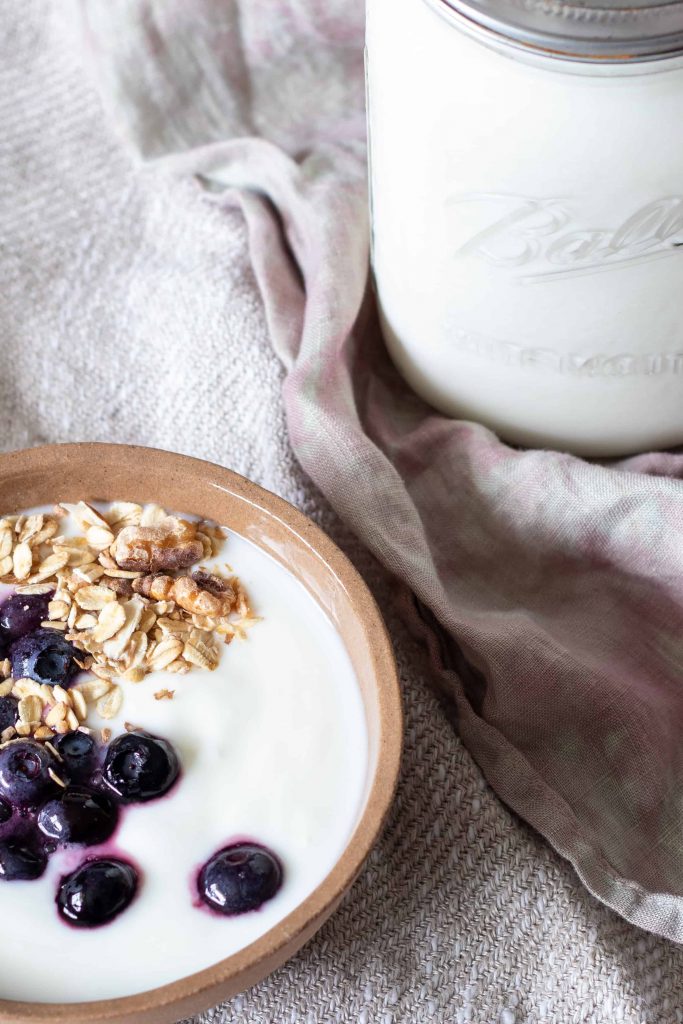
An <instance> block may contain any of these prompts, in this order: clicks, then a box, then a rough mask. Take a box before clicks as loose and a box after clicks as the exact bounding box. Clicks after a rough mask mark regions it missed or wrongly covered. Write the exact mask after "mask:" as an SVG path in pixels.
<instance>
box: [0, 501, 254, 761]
mask: <svg viewBox="0 0 683 1024" xmlns="http://www.w3.org/2000/svg"><path fill="white" fill-rule="evenodd" d="M67 526H68V529H66V528H65V529H62V527H67ZM223 540H224V534H223V531H222V530H221V528H220V527H217V526H214V525H213V524H210V523H208V522H205V521H202V522H191V521H188V520H185V519H181V518H179V517H177V516H174V515H169V514H168V513H167V512H166V511H165V510H164V509H162V508H161V507H159V506H158V505H147V506H145V507H143V506H141V505H137V504H134V503H132V502H116V503H114V504H112V505H110V506H108V507H107V508H106V509H105V510H104V511H102V512H100V511H98V510H97V509H95V508H94V507H93V506H92V505H89V504H88V503H87V502H85V501H80V502H78V503H77V504H67V503H64V504H61V505H58V506H55V508H54V510H53V512H52V513H50V514H44V513H36V514H31V515H18V516H5V517H4V518H2V519H0V583H3V584H8V585H11V586H13V587H14V594H15V595H17V596H23V597H25V598H26V600H27V602H32V603H33V604H34V605H36V604H39V603H40V602H41V601H43V602H44V607H43V611H44V613H45V617H44V618H43V619H42V620H40V621H39V622H38V626H39V629H38V631H37V633H36V634H34V637H36V636H37V637H38V639H39V640H40V637H41V636H43V637H46V638H47V639H46V641H45V643H44V647H45V651H47V652H48V653H50V655H51V657H52V659H53V661H54V659H59V657H60V645H59V643H57V639H58V637H59V638H60V639H63V642H64V643H63V647H64V648H65V649H68V645H71V650H72V651H73V649H74V648H75V650H76V653H77V654H79V655H80V657H76V658H74V659H73V660H74V661H75V668H74V671H78V670H79V669H82V670H87V671H88V672H89V673H92V675H90V676H89V677H88V678H85V679H84V680H83V681H77V682H75V683H74V684H73V685H54V684H52V685H48V684H47V683H40V682H38V681H37V680H36V678H35V677H36V675H39V673H36V672H32V673H31V677H30V678H22V677H18V676H17V671H16V666H17V665H19V666H21V665H22V664H23V663H22V661H21V656H20V655H21V651H20V648H18V646H17V645H15V646H14V647H13V648H12V650H13V651H14V652H15V653H14V654H13V655H12V659H10V658H8V657H6V658H4V659H3V658H2V655H0V697H3V696H8V695H12V696H13V697H15V698H17V699H18V700H19V706H18V710H19V719H18V721H17V723H16V724H15V725H12V726H9V727H8V728H6V729H4V730H3V731H2V732H1V733H0V740H2V742H7V741H8V740H10V739H12V738H13V737H14V736H17V735H18V736H33V737H34V738H35V739H37V740H43V741H48V742H49V741H51V740H53V739H54V738H55V737H56V736H59V735H60V734H65V733H68V732H71V731H75V730H77V729H81V730H82V731H83V730H84V729H85V728H86V727H84V725H83V723H84V722H85V720H86V718H87V716H88V705H94V707H95V710H96V711H97V714H98V715H99V716H100V717H101V718H103V719H111V718H114V717H115V716H116V715H117V714H118V713H119V711H120V710H121V707H122V703H123V696H124V690H123V686H122V684H125V683H139V682H141V681H142V680H143V679H144V677H145V676H146V675H147V674H148V673H150V672H154V671H156V670H160V669H164V670H166V671H167V672H172V673H177V674H180V675H183V674H185V673H187V672H190V671H191V670H192V669H193V668H195V667H198V668H202V669H209V670H213V669H215V668H216V667H217V665H218V662H219V652H220V645H221V643H230V641H231V640H232V639H233V638H234V637H235V636H243V635H244V633H245V631H246V629H247V628H248V627H249V626H250V625H251V624H252V623H253V622H254V621H256V620H255V617H254V616H253V614H252V612H251V609H250V606H249V601H248V599H247V596H246V594H245V592H244V589H243V587H242V585H241V584H240V581H239V580H238V579H236V578H235V577H234V576H227V575H226V576H224V575H221V574H219V573H217V572H216V571H215V570H214V569H212V570H211V571H208V570H206V569H204V568H202V567H201V564H200V563H201V562H202V561H204V560H206V559H209V558H212V557H214V556H215V555H217V554H218V552H219V551H220V547H221V544H222V541H223ZM27 608H28V604H27ZM47 631H53V632H47ZM46 645H47V646H46ZM34 647H35V640H34ZM17 649H19V652H20V653H19V655H16V651H17ZM45 651H44V652H43V656H44V657H45V656H46V655H45ZM29 655H30V652H27V654H26V657H27V658H28V657H29ZM32 656H33V657H34V658H35V654H34V655H32ZM27 664H28V662H27ZM173 694H174V691H173V690H169V689H163V690H159V691H157V693H155V694H154V696H155V697H156V699H158V700H169V699H172V698H173ZM105 732H106V730H105Z"/></svg>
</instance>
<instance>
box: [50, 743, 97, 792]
mask: <svg viewBox="0 0 683 1024" xmlns="http://www.w3.org/2000/svg"><path fill="white" fill-rule="evenodd" d="M57 750H58V751H59V755H60V757H62V758H63V760H64V768H65V771H66V774H67V775H68V776H69V778H70V779H71V780H72V782H85V781H86V779H88V778H89V777H90V775H91V774H92V771H93V769H94V768H95V764H96V761H97V748H96V746H95V741H94V739H93V738H92V736H88V734H87V733H85V732H67V733H65V734H64V736H60V737H59V739H58V740H57Z"/></svg>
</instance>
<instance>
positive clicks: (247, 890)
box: [199, 843, 282, 914]
mask: <svg viewBox="0 0 683 1024" xmlns="http://www.w3.org/2000/svg"><path fill="white" fill-rule="evenodd" d="M281 885H282V865H281V864H280V861H279V860H278V858H277V857H276V856H275V854H273V853H271V852H270V850H267V849H266V848H265V847H263V846H257V845H256V843H235V844H234V845H233V846H226V847H225V849H224V850H219V852H218V853H216V854H214V856H213V857H211V859H210V860H208V861H207V863H206V864H205V865H204V867H203V868H202V869H201V871H200V872H199V896H200V898H201V899H202V900H203V901H204V903H206V904H207V905H208V906H209V907H211V909H212V910H217V911H218V912H219V913H220V914H244V913H246V912H247V911H248V910H256V909H257V908H258V907H260V906H261V905H262V904H263V903H265V902H266V900H269V899H272V897H273V896H274V895H275V893H276V892H277V891H278V889H279V888H280V886H281Z"/></svg>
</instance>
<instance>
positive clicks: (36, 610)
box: [0, 591, 54, 640]
mask: <svg viewBox="0 0 683 1024" xmlns="http://www.w3.org/2000/svg"><path fill="white" fill-rule="evenodd" d="M53 593H54V591H50V593H49V594H12V596H11V597H8V598H7V600H6V601H4V602H3V603H2V605H0V631H3V632H4V634H5V636H6V637H7V638H8V639H10V640H17V639H18V638H19V637H20V636H25V635H26V634H27V633H32V632H33V631H34V630H36V629H38V627H39V626H40V624H41V622H43V621H44V620H45V619H46V618H47V606H48V604H49V603H50V601H51V600H52V595H53Z"/></svg>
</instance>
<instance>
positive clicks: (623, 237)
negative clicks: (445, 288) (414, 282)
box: [449, 195, 683, 284]
mask: <svg viewBox="0 0 683 1024" xmlns="http://www.w3.org/2000/svg"><path fill="white" fill-rule="evenodd" d="M459 203H476V204H479V205H480V206H482V207H483V208H484V209H487V208H489V209H493V210H495V211H496V212H495V215H494V216H495V219H494V220H493V222H492V223H491V224H490V225H489V226H487V227H486V228H484V229H483V230H482V231H479V232H477V234H475V235H474V236H473V237H472V238H470V239H469V240H468V241H467V242H465V244H464V245H462V246H460V248H459V249H458V252H457V255H458V256H460V255H468V254H474V255H476V256H480V257H481V258H482V259H485V260H486V261H487V262H488V263H490V264H492V265H493V266H497V267H528V265H529V264H530V263H533V262H538V263H539V264H540V267H539V269H537V270H535V271H534V272H526V273H525V274H524V275H521V276H520V277H519V278H518V280H519V281H520V283H523V284H529V283H532V282H534V281H539V280H542V279H543V278H544V277H548V276H550V277H554V278H558V277H562V276H565V275H569V274H572V273H577V274H581V273H585V272H586V271H590V270H605V269H609V268H611V267H619V266H621V265H623V264H628V263H634V262H638V261H639V260H642V259H648V260H649V259H652V258H653V257H654V256H674V255H677V254H678V256H679V258H680V257H681V255H683V254H682V253H681V251H680V250H681V249H683V197H681V196H671V197H670V198H666V199H657V200H655V201H654V202H651V203H647V204H646V205H645V206H642V207H641V208H640V209H638V210H636V211H635V213H632V214H631V215H630V216H628V217H627V218H626V219H625V220H624V221H623V223H621V224H620V225H619V226H618V227H617V228H615V229H610V228H582V227H579V225H578V223H577V218H576V217H575V216H574V214H573V213H572V210H571V208H570V206H569V205H568V204H567V203H565V202H564V201H562V200H560V199H527V198H525V197H523V196H504V195H472V196H463V197H462V198H457V197H456V198H455V199H453V200H450V201H449V205H455V206H457V205H458V204H459ZM573 205H578V204H573ZM677 250H678V253H677ZM558 267H563V268H566V269H565V270H564V271H563V270H558V269H557V268H558Z"/></svg>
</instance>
